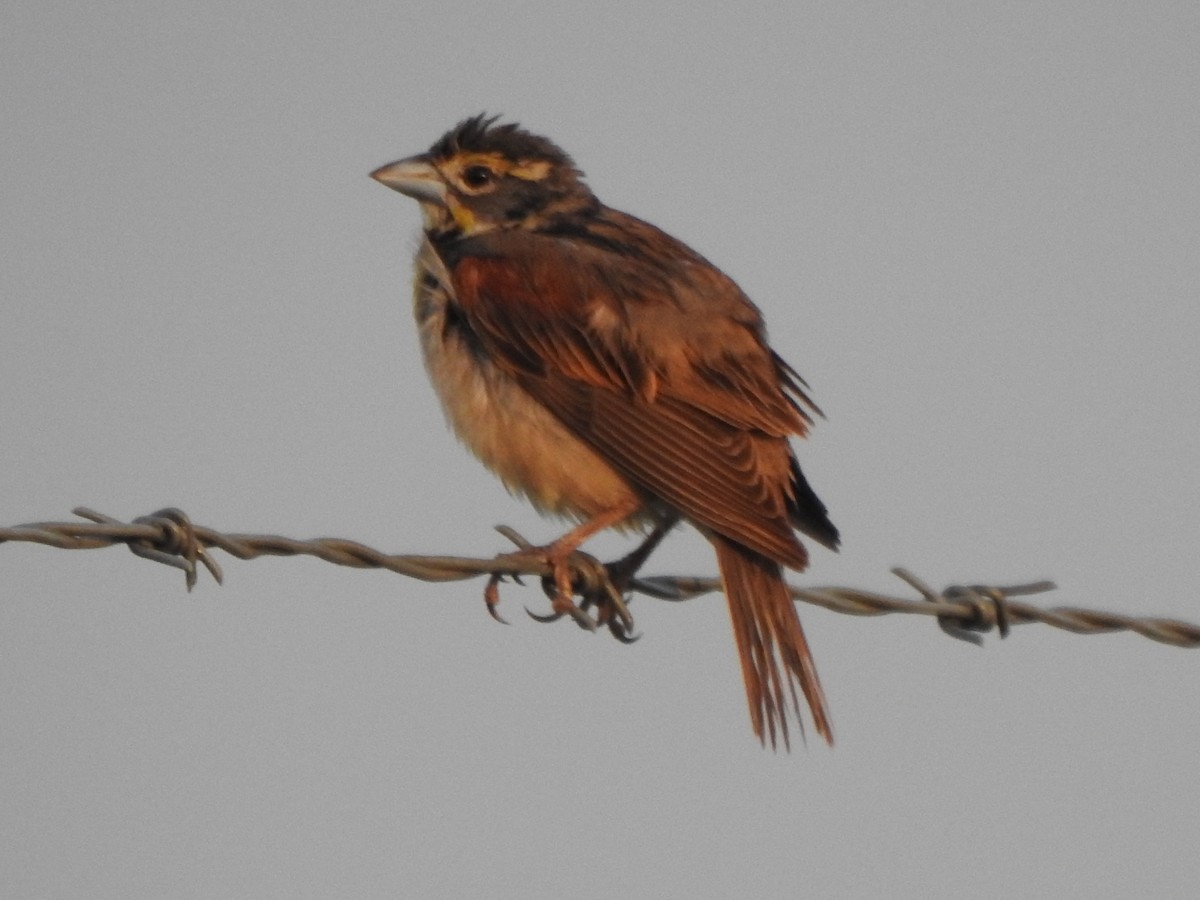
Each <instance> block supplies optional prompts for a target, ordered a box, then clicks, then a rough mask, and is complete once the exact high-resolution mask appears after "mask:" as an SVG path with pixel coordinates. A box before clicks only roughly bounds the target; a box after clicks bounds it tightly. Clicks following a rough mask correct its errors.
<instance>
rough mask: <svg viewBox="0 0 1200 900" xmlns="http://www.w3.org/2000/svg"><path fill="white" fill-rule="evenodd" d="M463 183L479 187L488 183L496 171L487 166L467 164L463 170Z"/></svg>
mask: <svg viewBox="0 0 1200 900" xmlns="http://www.w3.org/2000/svg"><path fill="white" fill-rule="evenodd" d="M462 177H463V184H465V185H466V186H467V187H472V188H481V187H483V186H484V185H487V184H490V183H491V181H492V179H493V178H495V177H496V173H495V172H493V171H492V170H491V169H489V168H488V167H487V166H468V167H467V168H466V169H464V170H463V175H462Z"/></svg>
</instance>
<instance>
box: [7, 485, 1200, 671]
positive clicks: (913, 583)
mask: <svg viewBox="0 0 1200 900" xmlns="http://www.w3.org/2000/svg"><path fill="white" fill-rule="evenodd" d="M74 512H75V514H76V515H78V516H80V517H81V518H83V519H87V520H88V521H87V522H82V523H81V522H33V523H30V524H26V525H17V526H13V527H10V528H0V543H5V542H10V541H25V542H28V543H36V544H43V545H45V546H48V547H57V548H60V549H64V550H93V549H98V548H100V547H111V546H114V545H117V544H125V545H126V546H127V547H129V549H130V550H131V551H132V552H133V553H135V554H137V555H138V556H141V557H143V558H145V559H150V560H153V561H155V562H159V563H163V564H164V565H169V566H172V567H174V568H178V569H182V570H183V572H184V577H185V580H186V584H187V587H188V590H189V591H190V590H191V589H192V587H193V586H194V585H195V583H196V580H197V566H196V563H200V564H202V565H203V566H204V567H205V569H206V570H207V571H208V572H209V574H210V575H212V577H213V579H214V580H215V581H216V582H217V583H218V584H220V583H222V580H223V575H222V572H221V568H220V566H218V565H217V563H216V561H215V560H214V559H213V558H212V556H211V555H210V554H209V552H208V551H209V550H210V549H212V548H217V549H220V550H223V551H225V552H226V553H228V554H229V555H230V556H233V557H236V558H238V559H255V558H257V557H260V556H315V557H317V558H318V559H323V560H325V561H326V562H330V563H334V564H336V565H340V566H350V567H352V568H357V569H386V570H387V571H390V572H396V573H398V574H400V575H407V576H408V577H410V578H417V579H420V580H422V581H462V580H466V579H470V578H477V577H480V576H487V577H488V578H490V579H493V580H494V582H495V583H496V584H498V583H499V581H500V579H502V578H503V577H504V576H509V577H512V578H514V579H515V580H518V581H519V576H521V575H529V576H536V577H539V578H544V577H546V576H549V575H551V574H552V573H551V569H550V566H549V565H548V564H546V562H545V561H544V560H539V559H538V558H537V555H536V554H527V555H524V556H522V555H521V554H519V553H516V554H502V555H500V556H498V557H494V558H492V559H469V558H464V557H457V556H416V555H396V554H387V553H383V552H382V551H379V550H376V549H373V548H371V547H368V546H366V545H365V544H360V543H357V542H355V541H348V540H344V539H342V538H317V539H314V540H308V541H303V540H295V539H293V538H286V537H281V536H279V535H253V534H223V533H221V532H219V531H215V530H214V529H211V528H206V527H204V526H200V525H195V524H193V523H192V522H191V520H190V519H189V518H188V517H187V515H186V514H184V512H183V511H182V510H179V509H174V508H168V509H163V510H159V511H158V512H156V513H153V514H152V515H149V516H142V517H139V518H137V519H134V520H133V522H131V523H124V522H121V521H119V520H117V519H114V518H112V517H110V516H106V515H104V514H102V513H98V512H95V511H93V510H90V509H87V508H85V507H79V508H77V509H75V510H74ZM500 531H501V533H502V534H504V535H505V536H506V537H508V538H509V539H510V540H512V541H514V543H516V544H517V545H518V546H519V547H520V546H529V542H528V541H525V539H524V538H522V537H521V536H520V535H518V534H517V533H516V532H515V531H513V530H512V529H509V528H505V527H503V526H501V529H500ZM577 556H578V557H579V558H578V559H576V558H572V559H571V564H572V568H573V572H572V575H573V583H574V584H577V585H580V586H585V587H586V588H587V591H586V592H585V593H584V595H583V596H584V602H585V604H586V602H587V597H588V596H592V597H596V598H602V597H603V598H607V602H611V595H609V594H607V593H606V592H607V591H608V590H610V589H611V590H614V591H616V590H617V588H616V587H615V586H614V584H613V580H612V578H613V574H614V569H613V567H614V566H617V567H618V568H619V565H620V562H621V561H620V560H618V561H617V563H615V564H613V563H610V564H609V565H608V566H605V565H604V564H602V563H599V561H597V560H595V559H594V557H589V556H588V555H587V554H582V553H581V554H577ZM892 571H893V574H895V575H896V576H897V577H898V578H900V579H902V580H903V581H904V582H905V583H906V584H908V585H909V586H910V587H911V588H913V589H914V590H915V591H916V592H917V593H918V594H919V595H920V599H916V600H913V599H907V598H900V597H889V596H885V595H882V594H876V593H872V592H869V591H862V590H858V589H855V588H845V587H825V588H798V587H790V588H789V590H790V591H791V594H792V596H793V597H794V598H795V599H797V600H802V601H804V602H805V603H811V604H813V605H815V606H820V607H823V608H824V609H828V610H831V611H833V612H838V613H843V614H846V615H854V616H880V615H885V614H888V613H909V614H914V615H926V616H933V617H934V618H936V619H937V621H938V624H939V626H940V627H941V628H942V630H943V631H945V632H946V633H947V634H950V635H951V636H952V637H955V638H958V639H960V640H966V641H969V642H971V643H975V644H978V643H981V642H982V639H981V638H980V633H982V632H987V631H990V630H992V629H993V628H994V629H996V630H997V631H998V633H999V634H1000V636H1001V637H1005V636H1007V635H1008V633H1009V631H1010V630H1011V628H1012V626H1014V625H1024V624H1028V623H1031V622H1041V623H1043V624H1046V625H1051V626H1053V627H1055V628H1061V629H1063V630H1065V631H1070V632H1073V633H1075V634H1105V633H1109V632H1114V631H1132V632H1134V633H1135V634H1140V635H1142V636H1143V637H1147V638H1150V639H1151V640H1153V641H1158V642H1159V643H1163V644H1170V645H1172V646H1176V647H1200V626H1198V625H1194V624H1192V623H1190V622H1183V621H1180V620H1178V619H1163V618H1139V617H1134V616H1126V615H1122V614H1120V613H1109V612H1102V611H1097V610H1089V609H1078V608H1073V607H1053V608H1049V609H1042V608H1039V607H1036V606H1032V605H1030V604H1028V603H1024V602H1021V601H1019V600H1015V599H1014V598H1018V597H1023V596H1028V595H1031V594H1040V593H1043V592H1045V591H1050V590H1054V589H1055V586H1054V584H1053V583H1052V582H1049V581H1038V582H1033V583H1030V584H1018V585H1011V586H1008V587H994V586H988V585H977V584H972V585H952V586H950V587H947V588H946V589H944V590H942V591H941V592H938V591H936V590H934V589H933V588H931V587H929V585H927V584H926V583H925V582H923V581H921V580H920V579H919V578H917V577H916V576H915V575H913V574H911V573H910V572H908V571H907V570H904V569H893V570H892ZM618 580H619V581H623V580H624V579H623V578H622V579H618ZM621 588H622V590H621V591H618V592H617V593H618V596H620V595H621V594H622V593H623V590H624V589H626V588H627V589H629V590H632V591H636V592H637V593H640V594H644V595H646V596H648V597H653V598H656V599H659V600H667V601H675V602H679V601H684V600H690V599H692V598H694V597H698V596H700V595H701V594H707V593H710V592H714V591H720V589H721V583H720V580H719V579H716V578H697V577H691V576H656V577H652V578H630V579H628V584H624V585H622V586H621ZM595 602H596V601H593V603H595ZM584 608H585V609H586V608H587V606H586V605H585V606H584ZM600 608H601V609H602V610H603V609H604V607H603V606H600ZM626 615H627V613H626ZM613 623H617V625H618V626H619V630H621V631H623V633H624V636H625V637H626V638H631V637H632V634H631V631H632V618H630V619H628V620H627V621H625V620H623V619H622V616H620V615H612V617H611V619H610V620H605V621H603V622H602V624H606V625H608V626H609V629H610V630H611V631H613V632H614V634H615V633H616V632H617V630H618V628H616V627H614V624H613Z"/></svg>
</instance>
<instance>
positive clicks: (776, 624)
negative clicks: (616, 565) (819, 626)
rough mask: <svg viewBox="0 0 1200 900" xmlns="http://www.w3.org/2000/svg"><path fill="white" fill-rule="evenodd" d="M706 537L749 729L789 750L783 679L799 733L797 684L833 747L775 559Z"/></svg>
mask: <svg viewBox="0 0 1200 900" xmlns="http://www.w3.org/2000/svg"><path fill="white" fill-rule="evenodd" d="M709 539H710V540H711V541H712V543H713V546H714V547H715V548H716V551H717V564H718V565H719V566H720V568H721V580H722V582H723V583H724V585H725V597H726V599H727V600H728V601H729V618H730V619H731V620H732V621H733V634H734V637H735V638H736V639H737V649H738V656H740V657H741V661H742V676H743V678H745V681H746V699H747V701H749V703H750V721H751V723H752V724H753V726H754V733H755V734H756V735H758V739H759V740H760V741H762V742H763V743H764V744H765V743H766V740H767V737H768V736H770V739H771V746H772V747H774V746H776V734H778V735H779V736H781V737H782V738H783V745H784V747H786V748H789V749H790V747H791V744H790V742H789V741H788V722H787V719H788V716H787V707H788V703H787V698H786V696H785V693H784V691H785V689H784V682H785V680H786V682H787V688H786V690H787V693H788V694H790V695H791V706H792V709H793V710H794V711H795V714H796V721H797V723H799V725H800V733H801V735H802V736H803V734H804V723H803V721H802V720H801V718H800V703H799V701H798V699H797V697H796V682H799V683H800V690H801V692H802V693H803V694H804V699H805V700H807V701H808V708H809V709H810V710H811V711H812V717H813V721H814V722H815V723H816V726H817V733H818V734H819V735H821V737H823V738H825V740H826V742H827V743H829V744H830V745H832V744H833V729H832V727H831V725H830V722H829V709H828V708H827V707H826V705H825V692H824V691H822V690H821V680H820V679H819V678H818V677H817V670H816V667H815V666H814V665H813V659H812V654H811V653H810V652H809V649H808V642H807V641H806V640H805V639H804V629H803V628H801V627H800V617H799V616H798V615H797V614H796V605H795V601H793V600H792V598H791V596H790V595H789V594H788V590H787V584H786V582H785V581H784V580H783V569H782V568H781V567H780V565H779V563H777V562H775V561H774V560H771V559H768V558H767V557H765V556H762V555H760V554H758V553H755V552H753V551H752V550H747V549H746V548H745V547H742V546H741V545H740V544H735V543H733V542H732V541H729V540H727V539H726V538H723V537H721V536H720V535H715V534H713V535H710V536H709ZM781 666H782V669H783V672H781V671H780V668H781ZM784 672H786V679H785V675H784Z"/></svg>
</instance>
